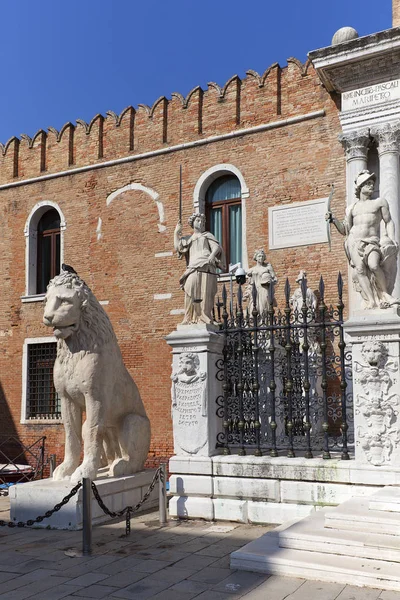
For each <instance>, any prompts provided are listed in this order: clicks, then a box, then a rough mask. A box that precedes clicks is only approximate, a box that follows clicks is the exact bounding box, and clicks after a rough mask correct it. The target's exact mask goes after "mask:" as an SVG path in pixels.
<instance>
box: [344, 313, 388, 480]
mask: <svg viewBox="0 0 400 600" xmlns="http://www.w3.org/2000/svg"><path fill="white" fill-rule="evenodd" d="M344 328H345V334H346V341H347V343H348V344H351V349H352V362H353V393H354V409H355V410H354V432H355V458H356V461H357V463H359V464H368V465H370V466H372V467H376V468H382V467H383V466H385V467H392V468H395V469H399V470H400V418H399V413H400V381H399V364H400V316H399V314H398V312H397V309H396V308H393V309H386V310H369V311H360V312H359V313H356V314H354V316H353V317H351V318H350V319H349V320H348V321H347V322H346V323H345V325H344ZM366 483H367V482H366ZM393 483H394V481H393Z"/></svg>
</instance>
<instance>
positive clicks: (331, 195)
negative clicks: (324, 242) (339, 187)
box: [326, 183, 335, 252]
mask: <svg viewBox="0 0 400 600" xmlns="http://www.w3.org/2000/svg"><path fill="white" fill-rule="evenodd" d="M334 191H335V186H334V184H333V183H332V185H331V193H330V194H329V198H328V204H327V206H326V210H327V212H330V210H331V201H332V197H333V194H334ZM326 231H327V234H328V242H329V252H332V242H331V223H330V221H327V222H326Z"/></svg>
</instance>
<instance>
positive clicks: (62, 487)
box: [9, 469, 158, 530]
mask: <svg viewBox="0 0 400 600" xmlns="http://www.w3.org/2000/svg"><path fill="white" fill-rule="evenodd" d="M154 473H155V471H154V469H152V470H148V471H141V472H140V473H135V474H134V475H127V476H126V477H116V478H111V477H104V478H101V477H100V478H99V479H96V481H95V483H96V486H97V489H98V490H99V493H100V496H101V498H102V499H103V501H104V504H105V505H106V506H107V508H109V509H110V510H112V511H119V510H122V509H123V508H125V507H126V506H128V505H130V506H134V505H135V504H137V503H138V502H139V501H140V500H141V499H142V498H143V496H144V495H145V493H146V492H147V490H148V487H149V485H150V483H151V481H152V479H153V477H154ZM73 487H74V486H73V485H72V484H71V483H70V482H69V481H67V480H66V481H53V479H42V480H40V481H30V482H28V483H20V484H17V485H15V486H12V487H11V488H10V491H9V496H10V504H11V508H10V518H11V520H12V521H15V522H18V521H27V520H28V519H35V518H36V517H38V516H39V515H44V514H45V512H47V511H48V510H51V509H52V508H53V507H54V505H55V504H57V503H59V502H61V500H62V499H63V498H64V497H65V496H67V495H68V494H69V492H70V491H71V489H72V488H73ZM155 506H158V485H156V486H155V488H154V490H153V492H152V494H151V496H150V498H149V499H148V500H147V501H146V502H145V503H144V505H143V508H142V509H139V512H140V511H141V510H148V509H149V508H152V507H155ZM82 507H83V505H82V488H80V490H79V491H78V493H77V494H75V496H73V497H72V498H71V500H70V501H69V502H68V504H66V505H65V506H63V507H62V508H61V509H60V510H59V511H58V512H56V513H54V514H53V515H52V516H51V517H50V518H49V519H44V520H43V521H42V522H41V523H35V525H34V527H43V528H47V527H50V528H51V529H72V530H76V529H82ZM107 521H110V517H109V516H108V515H106V514H104V512H103V511H102V510H101V508H100V506H99V505H98V503H97V501H96V499H95V498H94V497H93V495H92V523H93V524H94V525H98V524H100V523H104V522H107Z"/></svg>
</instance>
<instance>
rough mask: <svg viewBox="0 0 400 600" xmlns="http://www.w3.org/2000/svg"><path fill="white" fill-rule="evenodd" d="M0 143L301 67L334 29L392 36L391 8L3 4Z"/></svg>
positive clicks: (311, 0) (93, 1)
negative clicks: (297, 63)
mask: <svg viewBox="0 0 400 600" xmlns="http://www.w3.org/2000/svg"><path fill="white" fill-rule="evenodd" d="M0 19H1V24H2V25H1V30H2V31H1V33H2V36H1V39H2V43H1V49H0V54H1V61H0V65H1V67H0V69H1V82H2V86H1V87H2V93H1V94H0V114H1V122H0V141H1V142H3V143H4V142H6V141H7V140H8V139H9V138H10V137H11V136H13V135H17V136H19V135H20V134H21V133H27V134H28V135H30V136H32V135H33V134H35V133H36V131H37V130H38V129H41V128H43V129H47V127H48V126H53V127H56V128H57V129H60V128H61V127H62V125H63V124H64V123H65V122H67V121H72V122H75V120H76V119H77V118H80V119H84V120H86V121H90V120H91V118H92V117H93V116H94V115H95V114H97V113H99V112H100V113H102V114H105V112H106V111H107V110H113V111H114V112H116V113H119V112H120V111H121V110H123V109H124V108H125V107H126V106H129V105H132V106H137V104H139V103H142V104H149V105H152V104H153V102H154V101H155V100H156V99H157V98H158V97H159V96H162V95H165V96H167V98H169V97H170V96H171V92H175V91H176V92H180V93H182V94H183V95H186V94H187V93H188V92H189V91H190V90H191V89H192V88H193V87H195V86H196V85H201V86H202V87H203V88H204V89H207V83H208V82H209V81H216V82H217V83H218V84H220V85H223V84H224V83H225V82H226V81H227V80H228V79H229V78H230V77H231V76H232V75H235V74H236V73H237V74H238V75H239V76H240V77H244V76H245V72H246V70H248V69H254V70H256V71H258V72H260V73H262V72H263V71H264V70H265V69H266V68H267V67H268V66H269V65H270V64H271V63H273V62H279V64H280V65H281V66H284V65H286V59H287V58H288V57H290V56H294V57H296V58H298V59H300V60H302V61H304V60H305V59H306V56H307V52H308V51H309V50H315V49H317V48H321V47H323V46H328V45H329V44H330V41H331V39H332V35H333V34H334V33H335V31H336V30H337V29H339V27H342V26H344V25H351V26H352V27H355V28H356V29H357V31H358V32H359V34H360V35H367V34H369V33H373V32H375V31H380V30H382V29H388V28H389V27H391V1H390V0H373V1H372V0H334V1H333V0H325V2H323V1H322V0H308V1H306V2H303V1H301V0H286V1H285V2H275V1H274V0H246V1H244V0H240V1H239V0H197V1H194V0H186V1H183V0H163V1H162V0H152V1H150V0H147V1H145V0H144V1H142V2H139V1H138V0H80V1H78V0H3V1H2V2H1V6H0Z"/></svg>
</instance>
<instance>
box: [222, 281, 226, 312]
mask: <svg viewBox="0 0 400 600" xmlns="http://www.w3.org/2000/svg"><path fill="white" fill-rule="evenodd" d="M226 299H227V293H226V286H225V284H224V285H223V287H222V302H223V304H224V308H226Z"/></svg>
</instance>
